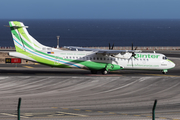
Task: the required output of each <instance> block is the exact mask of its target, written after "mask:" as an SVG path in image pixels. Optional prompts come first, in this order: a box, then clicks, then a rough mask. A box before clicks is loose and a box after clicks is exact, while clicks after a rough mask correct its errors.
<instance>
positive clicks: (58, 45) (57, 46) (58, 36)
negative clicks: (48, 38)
mask: <svg viewBox="0 0 180 120" xmlns="http://www.w3.org/2000/svg"><path fill="white" fill-rule="evenodd" d="M59 38H60V36H57V48H59Z"/></svg>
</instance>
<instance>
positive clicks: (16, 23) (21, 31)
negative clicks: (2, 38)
mask: <svg viewBox="0 0 180 120" xmlns="http://www.w3.org/2000/svg"><path fill="white" fill-rule="evenodd" d="M13 23H14V24H15V25H16V26H21V24H20V22H13ZM17 30H18V31H19V33H20V34H21V35H22V36H23V37H24V38H25V39H26V40H28V41H29V42H30V43H32V42H31V40H30V39H29V38H28V36H27V35H26V33H25V32H24V30H23V28H22V27H19V28H17Z"/></svg>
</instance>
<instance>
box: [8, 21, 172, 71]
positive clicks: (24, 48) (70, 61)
mask: <svg viewBox="0 0 180 120" xmlns="http://www.w3.org/2000/svg"><path fill="white" fill-rule="evenodd" d="M9 27H10V29H11V33H12V38H13V41H14V45H15V49H16V52H9V55H10V56H13V57H17V58H22V59H25V60H29V61H34V62H38V63H41V64H45V65H48V66H52V67H59V68H79V69H87V70H90V71H91V73H92V74H97V72H98V71H101V72H102V74H108V73H109V72H110V71H114V70H123V69H124V70H129V69H130V70H159V71H162V73H163V74H165V73H167V72H168V69H172V68H174V67H175V64H174V63H173V62H172V61H170V60H168V59H167V58H166V56H165V55H163V54H160V53H141V51H139V50H113V48H110V49H109V50H105V49H91V48H81V47H74V46H67V47H65V48H68V49H70V50H60V49H56V48H52V47H49V46H45V45H42V44H41V43H39V42H38V41H37V40H36V39H35V38H33V37H32V36H31V35H30V34H29V33H28V31H27V29H26V28H28V26H25V25H24V24H23V23H22V22H19V21H10V22H9ZM113 46H114V45H113Z"/></svg>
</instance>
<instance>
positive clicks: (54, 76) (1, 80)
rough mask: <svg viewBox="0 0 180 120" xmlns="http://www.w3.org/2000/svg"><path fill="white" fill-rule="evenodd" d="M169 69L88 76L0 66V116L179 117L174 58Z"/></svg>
mask: <svg viewBox="0 0 180 120" xmlns="http://www.w3.org/2000/svg"><path fill="white" fill-rule="evenodd" d="M170 60H172V61H173V62H175V63H176V67H175V68H174V69H171V70H169V72H168V73H167V74H166V75H164V74H162V73H161V72H160V71H132V70H130V71H123V70H122V71H115V72H110V74H109V75H102V74H100V73H99V74H96V75H92V74H90V72H89V71H87V70H79V69H61V68H60V69H59V68H51V67H47V66H43V65H17V66H16V65H12V64H10V65H8V64H6V65H0V108H1V109H0V120H14V119H17V105H18V98H19V97H21V98H22V103H21V120H59V119H62V120H69V119H72V120H79V119H80V120H81V119H82V120H84V119H87V120H94V119H95V120H110V119H113V120H129V119H132V120H150V119H152V118H151V113H152V107H153V104H154V100H155V99H157V100H158V102H157V108H156V120H180V92H179V91H180V87H179V86H180V75H179V70H180V68H179V63H180V62H179V58H178V57H172V58H170Z"/></svg>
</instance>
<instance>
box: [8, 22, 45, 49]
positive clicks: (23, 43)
mask: <svg viewBox="0 0 180 120" xmlns="http://www.w3.org/2000/svg"><path fill="white" fill-rule="evenodd" d="M9 25H10V28H11V33H12V37H13V41H14V45H15V48H16V51H17V52H20V51H27V50H42V49H43V48H44V47H47V46H44V45H42V44H40V43H39V42H38V41H37V40H35V39H34V38H33V37H32V36H31V35H30V34H29V33H28V31H27V29H26V28H28V26H25V25H24V24H23V23H22V22H18V21H10V22H9Z"/></svg>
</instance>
